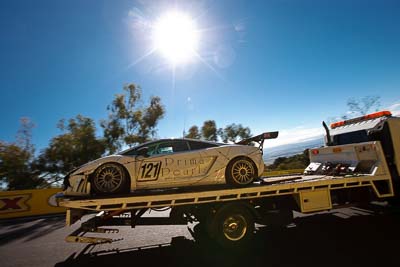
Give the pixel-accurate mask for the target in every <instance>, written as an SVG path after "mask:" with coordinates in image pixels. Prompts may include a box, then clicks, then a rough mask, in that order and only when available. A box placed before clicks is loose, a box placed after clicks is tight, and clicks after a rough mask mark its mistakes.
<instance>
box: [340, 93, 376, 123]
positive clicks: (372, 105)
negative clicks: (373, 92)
mask: <svg viewBox="0 0 400 267" xmlns="http://www.w3.org/2000/svg"><path fill="white" fill-rule="evenodd" d="M347 107H348V108H349V115H350V116H351V117H356V116H362V115H366V114H368V113H369V112H371V111H378V110H379V107H380V97H379V96H365V97H363V98H360V99H356V98H354V97H352V98H349V99H348V100H347ZM349 115H345V116H343V119H350V118H351V117H350V116H349Z"/></svg>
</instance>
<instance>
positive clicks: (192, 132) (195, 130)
mask: <svg viewBox="0 0 400 267" xmlns="http://www.w3.org/2000/svg"><path fill="white" fill-rule="evenodd" d="M185 137H186V138H192V139H200V138H201V135H200V133H199V127H197V126H196V125H193V126H192V127H190V128H189V133H188V134H187V135H185Z"/></svg>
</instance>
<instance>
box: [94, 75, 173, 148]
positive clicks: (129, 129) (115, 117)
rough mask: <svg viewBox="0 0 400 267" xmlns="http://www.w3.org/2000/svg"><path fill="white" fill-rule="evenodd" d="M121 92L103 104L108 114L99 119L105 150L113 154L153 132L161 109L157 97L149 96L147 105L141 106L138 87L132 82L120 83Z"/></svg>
mask: <svg viewBox="0 0 400 267" xmlns="http://www.w3.org/2000/svg"><path fill="white" fill-rule="evenodd" d="M123 90H124V93H123V94H117V95H116V96H115V98H114V100H113V101H112V103H111V105H109V106H108V107H107V110H108V111H109V116H108V119H107V120H103V121H101V123H100V125H101V127H102V128H103V130H104V138H105V142H106V147H107V150H108V152H109V153H111V154H112V153H115V152H116V151H117V150H119V149H121V147H122V145H123V144H126V145H128V146H132V145H135V144H139V143H143V142H146V141H148V140H150V139H151V138H154V137H155V135H156V126H157V123H158V121H159V120H160V119H161V118H163V116H164V113H165V109H164V107H163V105H162V103H161V99H160V98H159V97H157V96H153V97H151V99H150V104H149V106H147V107H141V106H140V105H139V104H140V100H141V97H142V92H141V88H140V87H139V86H137V85H135V84H133V83H131V84H128V85H126V86H124V88H123Z"/></svg>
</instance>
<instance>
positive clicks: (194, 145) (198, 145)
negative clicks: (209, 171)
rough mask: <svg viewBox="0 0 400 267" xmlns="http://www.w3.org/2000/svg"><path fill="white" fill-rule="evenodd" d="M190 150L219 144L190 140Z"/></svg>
mask: <svg viewBox="0 0 400 267" xmlns="http://www.w3.org/2000/svg"><path fill="white" fill-rule="evenodd" d="M189 146H190V150H198V149H206V148H210V147H217V146H218V145H217V144H212V143H204V142H196V141H189Z"/></svg>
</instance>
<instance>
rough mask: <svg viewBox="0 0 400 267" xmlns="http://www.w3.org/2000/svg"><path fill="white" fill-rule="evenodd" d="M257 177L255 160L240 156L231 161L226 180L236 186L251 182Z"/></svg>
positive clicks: (227, 168)
mask: <svg viewBox="0 0 400 267" xmlns="http://www.w3.org/2000/svg"><path fill="white" fill-rule="evenodd" d="M256 177H257V168H256V166H255V164H254V162H253V161H252V160H251V159H249V158H246V157H240V158H237V159H234V160H232V161H231V162H229V164H228V166H227V167H226V182H227V183H228V184H231V185H233V186H236V187H241V186H246V185H249V184H251V183H252V182H253V181H254V179H255V178H256Z"/></svg>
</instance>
